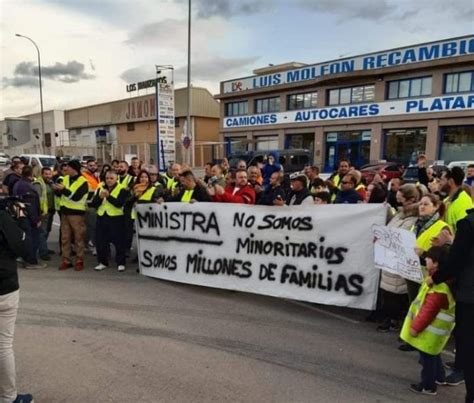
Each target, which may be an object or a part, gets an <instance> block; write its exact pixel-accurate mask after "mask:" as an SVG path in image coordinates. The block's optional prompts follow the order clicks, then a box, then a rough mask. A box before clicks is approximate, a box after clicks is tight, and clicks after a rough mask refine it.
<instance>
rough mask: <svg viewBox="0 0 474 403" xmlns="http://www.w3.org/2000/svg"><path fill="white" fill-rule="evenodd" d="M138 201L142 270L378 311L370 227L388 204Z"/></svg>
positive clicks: (171, 277) (148, 273)
mask: <svg viewBox="0 0 474 403" xmlns="http://www.w3.org/2000/svg"><path fill="white" fill-rule="evenodd" d="M216 206H217V205H216V204H215V203H193V204H188V203H165V204H162V205H157V204H149V205H146V204H142V205H138V206H137V221H136V224H137V237H138V249H139V250H138V252H139V265H140V271H141V273H142V274H144V275H146V276H150V277H156V278H159V279H163V280H170V281H176V282H181V283H188V284H195V285H200V286H206V287H215V288H223V289H228V290H237V291H245V292H251V293H256V294H263V295H270V296H274V297H281V298H291V299H296V300H303V301H310V302H316V303H321V304H328V305H340V306H349V307H354V308H361V309H373V308H374V306H375V302H376V296H377V288H378V278H379V270H376V269H375V268H374V255H373V254H374V249H373V242H372V241H373V236H372V231H371V226H372V225H373V224H379V225H383V224H384V223H385V217H386V207H384V206H382V205H369V204H365V205H362V204H360V205H354V206H350V208H348V206H344V205H329V206H297V208H294V207H288V206H283V207H273V208H268V206H247V205H240V204H219V205H218V208H216Z"/></svg>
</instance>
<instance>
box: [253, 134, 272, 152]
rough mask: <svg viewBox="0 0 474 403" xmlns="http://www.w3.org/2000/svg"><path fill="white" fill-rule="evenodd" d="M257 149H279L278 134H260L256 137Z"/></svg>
mask: <svg viewBox="0 0 474 403" xmlns="http://www.w3.org/2000/svg"><path fill="white" fill-rule="evenodd" d="M255 148H256V150H258V151H260V150H264V151H267V150H276V149H278V136H259V137H257V138H256V143H255Z"/></svg>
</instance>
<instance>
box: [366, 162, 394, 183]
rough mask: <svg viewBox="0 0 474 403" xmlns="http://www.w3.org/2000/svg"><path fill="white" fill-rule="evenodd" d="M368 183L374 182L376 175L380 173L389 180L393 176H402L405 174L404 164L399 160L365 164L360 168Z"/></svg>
mask: <svg viewBox="0 0 474 403" xmlns="http://www.w3.org/2000/svg"><path fill="white" fill-rule="evenodd" d="M360 172H361V174H362V177H363V178H364V179H365V180H366V183H370V182H372V180H373V179H374V176H375V175H376V174H379V175H380V176H382V178H383V179H384V180H385V181H386V182H388V181H389V180H390V179H393V178H400V177H401V176H402V174H403V165H402V164H399V163H397V162H381V163H378V164H371V165H365V166H363V167H362V168H361V170H360Z"/></svg>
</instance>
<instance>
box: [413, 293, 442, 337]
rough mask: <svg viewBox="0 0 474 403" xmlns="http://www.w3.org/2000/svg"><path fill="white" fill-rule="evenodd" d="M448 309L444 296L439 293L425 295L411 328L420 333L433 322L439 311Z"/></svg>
mask: <svg viewBox="0 0 474 403" xmlns="http://www.w3.org/2000/svg"><path fill="white" fill-rule="evenodd" d="M448 308H449V301H448V297H447V296H446V294H443V293H440V292H433V293H430V294H427V295H426V298H425V300H424V302H423V305H422V306H421V309H420V311H419V312H418V315H416V317H415V318H414V319H413V322H412V323H411V328H412V329H413V330H415V331H416V332H417V333H421V332H422V331H423V330H425V329H426V328H427V327H428V326H429V325H430V324H431V322H433V321H434V319H435V318H436V315H438V313H439V312H440V311H441V309H448Z"/></svg>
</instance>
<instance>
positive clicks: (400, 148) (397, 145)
mask: <svg viewBox="0 0 474 403" xmlns="http://www.w3.org/2000/svg"><path fill="white" fill-rule="evenodd" d="M384 135H385V150H384V158H385V159H386V160H387V161H390V162H400V163H402V164H409V163H413V162H415V161H416V157H417V155H418V154H420V153H424V152H425V147H426V128H413V129H393V130H386V131H385V133H384Z"/></svg>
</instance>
